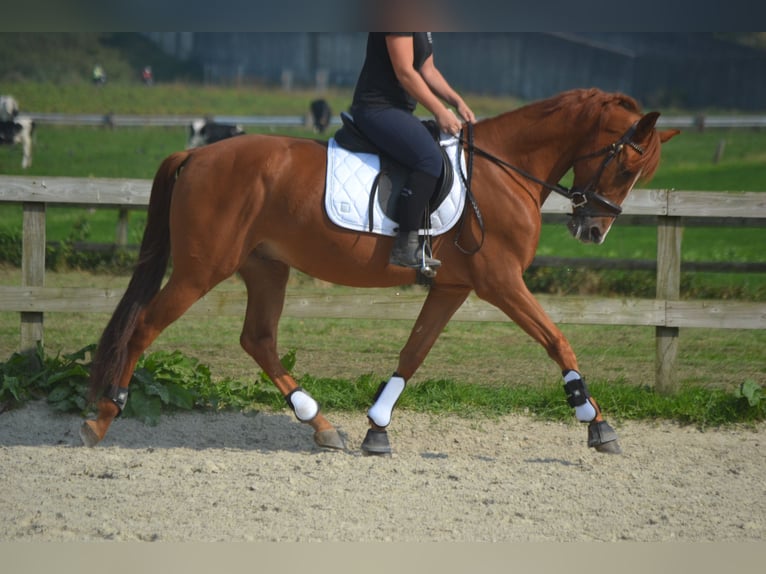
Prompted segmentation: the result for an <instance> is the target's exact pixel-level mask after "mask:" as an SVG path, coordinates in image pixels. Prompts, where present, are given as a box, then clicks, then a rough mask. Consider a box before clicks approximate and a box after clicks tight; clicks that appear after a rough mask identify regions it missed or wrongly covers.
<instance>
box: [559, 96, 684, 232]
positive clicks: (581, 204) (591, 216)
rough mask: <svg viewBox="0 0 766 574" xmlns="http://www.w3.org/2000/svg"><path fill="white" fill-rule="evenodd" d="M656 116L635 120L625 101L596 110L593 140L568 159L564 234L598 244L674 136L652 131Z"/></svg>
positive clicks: (631, 107) (635, 114) (632, 107)
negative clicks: (570, 179)
mask: <svg viewBox="0 0 766 574" xmlns="http://www.w3.org/2000/svg"><path fill="white" fill-rule="evenodd" d="M659 116H660V114H659V112H649V113H647V114H645V115H641V114H640V112H639V111H638V106H637V105H636V103H635V102H634V101H633V100H632V99H630V98H628V97H625V96H622V97H620V98H618V99H617V100H616V102H615V101H612V102H609V103H606V104H605V105H604V106H603V108H602V109H601V113H600V120H599V122H598V130H597V132H596V134H595V137H594V138H586V139H587V143H586V144H585V145H584V146H583V147H584V149H583V150H582V153H581V154H579V155H578V156H577V157H576V158H575V160H574V183H573V185H572V188H571V199H572V219H571V220H570V221H569V224H568V228H569V231H570V233H571V234H572V235H573V236H574V237H575V238H577V239H579V240H580V241H582V242H584V243H603V242H604V239H605V238H606V234H607V233H608V232H609V229H610V228H611V226H612V223H613V222H614V220H615V218H616V217H617V216H618V215H619V214H620V213H621V212H622V208H621V207H620V206H621V205H622V203H623V201H625V198H626V197H627V196H628V194H629V193H630V191H631V190H632V189H633V186H634V185H635V184H636V183H637V182H638V181H648V180H649V179H650V178H651V177H652V176H653V175H654V172H655V171H656V169H657V166H658V165H659V160H660V145H661V144H662V143H664V142H666V141H668V140H669V139H670V138H672V137H673V136H675V135H676V134H678V133H679V131H678V130H666V131H657V130H656V129H655V124H656V123H657V118H658V117H659Z"/></svg>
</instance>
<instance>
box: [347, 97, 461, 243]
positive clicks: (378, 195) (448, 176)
mask: <svg viewBox="0 0 766 574" xmlns="http://www.w3.org/2000/svg"><path fill="white" fill-rule="evenodd" d="M340 117H341V121H342V122H343V125H342V126H341V128H340V129H338V131H336V132H335V135H334V138H335V141H336V142H337V144H338V145H339V146H341V147H342V148H345V149H347V150H348V151H350V152H353V153H369V154H375V155H377V156H379V157H380V171H379V173H378V175H377V177H376V178H375V180H374V181H373V183H372V188H371V189H370V202H369V209H368V220H369V222H370V223H369V228H370V231H372V227H373V221H372V219H373V212H374V206H375V201H376V200H377V201H378V203H379V205H380V208H381V210H382V211H383V212H384V213H385V214H386V216H387V217H389V218H390V219H392V220H394V221H396V203H397V200H398V198H399V194H400V193H401V191H402V188H403V187H404V185H405V183H406V182H407V178H408V177H409V175H410V173H411V172H412V170H411V169H410V168H408V167H406V166H404V165H402V164H401V163H400V162H398V161H396V160H395V159H393V158H391V157H390V156H388V155H386V154H384V153H383V152H381V150H380V149H379V148H378V147H376V146H375V144H374V143H372V142H371V141H370V140H369V139H368V138H367V136H366V135H364V134H363V133H362V131H361V130H360V129H359V127H358V126H357V125H356V124H355V123H354V120H353V118H352V117H351V116H350V115H349V114H347V113H346V112H341V114H340ZM423 125H424V126H425V127H426V128H427V129H428V131H429V132H430V133H431V136H432V137H433V138H434V141H435V142H437V144H438V143H439V137H440V132H439V127H438V126H437V125H436V122H434V121H433V120H426V121H424V122H423ZM439 151H440V152H441V155H442V175H441V177H440V178H439V183H438V185H437V188H436V191H435V192H434V194H433V195H432V196H431V199H430V201H429V203H428V210H427V212H431V211H434V210H435V209H436V208H438V207H439V205H441V203H442V202H443V201H444V200H445V198H446V197H447V195H449V192H450V189H452V182H453V178H454V171H453V169H452V164H451V163H450V161H449V157H448V156H447V152H446V151H445V150H444V148H443V147H442V146H441V145H440V146H439ZM429 227H430V218H429V215H428V213H426V214H425V217H424V222H423V228H424V229H428V228H429Z"/></svg>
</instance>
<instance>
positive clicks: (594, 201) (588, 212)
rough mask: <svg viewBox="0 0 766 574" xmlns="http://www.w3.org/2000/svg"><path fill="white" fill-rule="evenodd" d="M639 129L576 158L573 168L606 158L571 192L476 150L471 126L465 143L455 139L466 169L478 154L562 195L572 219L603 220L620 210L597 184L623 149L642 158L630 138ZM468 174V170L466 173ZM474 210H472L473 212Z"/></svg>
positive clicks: (634, 128) (616, 214) (613, 215)
mask: <svg viewBox="0 0 766 574" xmlns="http://www.w3.org/2000/svg"><path fill="white" fill-rule="evenodd" d="M637 126H638V121H636V122H635V123H634V124H633V125H632V126H630V127H629V128H628V130H627V131H626V132H625V133H624V134H622V136H621V137H620V138H619V139H618V140H617V141H615V142H613V143H611V144H609V145H606V146H604V147H602V148H601V149H598V150H596V151H594V152H591V153H589V154H586V155H582V156H580V157H577V158H576V159H575V160H574V161H573V162H572V165H574V164H576V163H578V162H580V161H584V160H586V159H591V158H594V157H599V156H602V155H603V156H606V157H604V161H603V162H602V163H601V166H600V167H599V169H598V171H597V172H596V174H595V175H594V176H593V177H592V178H591V179H590V180H589V181H588V183H586V184H585V185H584V186H583V187H574V186H572V187H571V188H567V187H564V186H563V185H561V184H558V183H557V184H550V183H548V182H547V181H543V180H541V179H539V178H537V177H535V176H534V175H532V174H531V173H528V172H526V171H524V170H523V169H521V168H519V167H516V166H515V165H512V164H510V163H508V162H506V161H503V160H502V159H500V158H499V157H497V156H495V155H492V154H491V153H489V152H487V151H485V150H483V149H481V148H478V147H476V145H475V144H474V143H473V124H470V123H469V124H467V131H468V139H467V140H466V139H464V138H463V137H459V138H458V139H459V140H460V141H461V142H462V143H464V144H466V145H467V147H468V154H469V165H470V164H472V163H473V154H474V153H476V154H479V155H480V156H483V157H485V158H487V159H489V160H490V161H492V162H494V163H496V164H498V165H501V166H503V167H507V168H508V169H512V170H513V171H515V172H517V173H519V174H521V175H522V176H524V177H525V178H527V179H529V180H530V181H533V182H535V183H537V184H539V185H542V186H543V187H545V188H547V189H549V190H550V191H553V192H555V193H558V194H559V195H562V196H563V197H566V198H567V199H568V200H570V201H571V202H572V210H573V215H575V213H574V212H576V215H578V216H580V217H592V216H601V217H603V216H606V217H617V216H618V215H620V213H622V208H621V207H620V206H619V205H617V204H616V203H614V202H612V201H609V200H608V199H607V198H605V197H604V196H603V195H601V194H600V193H598V192H597V191H596V190H597V189H598V184H599V181H600V180H601V176H602V175H603V174H604V170H605V169H606V168H607V166H608V165H609V164H610V163H612V160H614V158H615V157H617V155H618V154H619V153H620V152H621V151H622V149H623V148H624V147H625V146H628V147H631V148H633V149H634V150H636V151H637V152H638V153H640V154H641V155H643V154H644V149H643V148H642V147H641V146H640V145H638V144H637V143H635V142H634V141H633V140H632V138H633V135H634V134H635V132H636V127H637ZM469 172H470V169H469ZM466 179H468V181H470V177H468V178H466ZM474 209H475V208H474Z"/></svg>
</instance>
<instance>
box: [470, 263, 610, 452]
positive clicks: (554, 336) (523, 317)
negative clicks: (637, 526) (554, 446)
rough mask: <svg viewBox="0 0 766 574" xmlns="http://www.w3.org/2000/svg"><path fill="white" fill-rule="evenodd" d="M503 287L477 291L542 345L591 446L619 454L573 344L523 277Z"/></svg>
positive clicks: (507, 281)
mask: <svg viewBox="0 0 766 574" xmlns="http://www.w3.org/2000/svg"><path fill="white" fill-rule="evenodd" d="M501 284H502V287H499V284H498V285H495V286H494V288H492V287H483V288H477V290H476V293H477V295H478V296H479V297H481V298H482V299H484V300H486V301H487V302H489V303H492V304H493V305H495V306H496V307H498V308H499V309H501V310H502V311H503V312H504V313H505V314H506V315H508V316H509V317H510V318H511V319H512V320H513V321H514V322H515V323H516V324H517V325H519V327H521V328H522V329H523V330H524V331H525V332H526V333H527V334H528V335H530V336H531V337H532V338H533V339H535V340H536V341H537V342H538V343H540V344H541V345H542V346H543V347H544V348H545V350H546V351H547V352H548V355H549V356H550V357H551V358H552V359H553V360H554V361H555V362H556V363H557V364H558V366H559V367H560V368H561V373H562V376H563V378H564V392H565V393H566V397H567V402H568V403H569V406H571V407H573V408H574V410H575V416H576V417H577V420H579V421H580V422H584V423H588V446H589V447H593V448H595V449H596V450H597V451H599V452H605V453H611V454H619V453H620V452H621V449H620V445H619V442H618V441H617V433H616V432H615V431H614V429H613V428H612V427H611V426H610V425H609V424H608V423H607V422H606V421H605V420H604V417H603V416H602V414H601V409H600V408H599V406H598V403H597V402H596V399H595V398H593V397H592V396H591V394H590V392H589V391H588V387H587V385H586V384H585V379H584V378H583V376H582V375H581V374H580V369H579V367H578V365H577V357H576V356H575V353H574V351H573V350H572V347H571V345H570V344H569V341H567V339H566V337H565V336H564V334H563V333H562V332H561V331H560V330H559V328H558V327H557V326H556V325H555V324H554V323H553V321H551V319H550V318H549V317H548V315H547V313H546V312H545V310H544V309H543V308H542V306H541V305H540V303H539V302H538V301H537V299H535V297H534V296H533V295H532V293H530V291H529V289H528V288H527V286H526V284H525V283H524V281H523V279H522V277H521V276H520V275H519V276H518V277H513V278H508V277H506V278H505V280H504V281H503V282H502V283H501Z"/></svg>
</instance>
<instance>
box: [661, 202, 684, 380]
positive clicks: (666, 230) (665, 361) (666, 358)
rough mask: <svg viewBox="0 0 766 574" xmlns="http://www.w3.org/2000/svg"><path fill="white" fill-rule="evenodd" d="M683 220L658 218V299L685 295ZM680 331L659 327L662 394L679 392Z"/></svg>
mask: <svg viewBox="0 0 766 574" xmlns="http://www.w3.org/2000/svg"><path fill="white" fill-rule="evenodd" d="M682 235H683V227H682V226H681V218H680V217H673V216H665V215H662V216H659V217H658V218H657V298H658V299H661V300H664V301H674V300H677V299H678V298H679V296H680V294H681V237H682ZM678 335H679V328H678V327H667V326H658V327H655V339H656V359H655V388H656V389H657V390H658V391H659V392H661V393H674V392H676V391H677V390H678V381H677V379H676V376H675V372H676V358H677V356H678Z"/></svg>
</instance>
